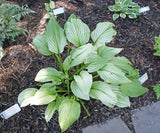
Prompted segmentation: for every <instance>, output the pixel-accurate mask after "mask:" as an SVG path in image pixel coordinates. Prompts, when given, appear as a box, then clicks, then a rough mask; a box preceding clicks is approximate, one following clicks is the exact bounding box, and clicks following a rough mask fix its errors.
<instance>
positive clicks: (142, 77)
mask: <svg viewBox="0 0 160 133" xmlns="http://www.w3.org/2000/svg"><path fill="white" fill-rule="evenodd" d="M147 79H148V75H147V73H145V74H143V75H142V76H141V77H140V78H139V81H140V82H141V84H143V83H144V82H145V81H147Z"/></svg>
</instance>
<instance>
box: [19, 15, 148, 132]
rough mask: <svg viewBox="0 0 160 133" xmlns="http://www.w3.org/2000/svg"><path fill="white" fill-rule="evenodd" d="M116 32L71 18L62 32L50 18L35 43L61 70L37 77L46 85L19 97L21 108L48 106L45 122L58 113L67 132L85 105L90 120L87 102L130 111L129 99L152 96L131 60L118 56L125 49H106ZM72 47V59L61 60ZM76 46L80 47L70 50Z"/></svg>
mask: <svg viewBox="0 0 160 133" xmlns="http://www.w3.org/2000/svg"><path fill="white" fill-rule="evenodd" d="M113 27H114V24H113V23H110V22H101V23H98V24H97V26H96V28H95V30H93V31H92V32H91V31H90V29H89V27H88V26H87V25H86V24H85V23H84V22H83V21H82V20H81V19H78V18H77V17H76V16H75V15H74V14H72V15H71V16H70V17H69V18H68V20H67V22H66V23H65V25H64V29H62V28H61V27H60V25H59V24H58V22H57V21H56V19H55V18H53V17H52V18H50V20H49V23H48V25H47V27H46V32H45V34H44V35H37V36H36V37H35V38H34V40H33V44H34V45H35V46H36V47H37V49H38V51H39V52H40V53H41V54H43V55H46V56H49V55H51V56H53V59H54V60H55V62H56V63H57V66H58V69H55V68H53V67H48V68H43V69H41V70H40V71H39V72H38V73H37V75H36V77H35V81H37V82H41V83H44V84H43V85H42V86H41V87H40V88H39V89H37V88H27V89H25V90H23V91H22V92H21V93H20V94H19V96H18V102H19V104H20V105H21V107H25V106H27V105H46V104H47V105H48V106H47V108H46V111H45V119H46V121H47V122H48V121H49V120H50V119H51V118H52V116H53V114H54V112H55V111H58V114H59V117H58V121H59V124H60V127H61V131H62V132H64V131H66V130H67V129H68V128H69V127H70V126H71V125H72V124H73V123H74V122H75V121H76V120H77V119H78V118H79V117H80V113H81V106H82V107H83V108H84V109H85V111H86V113H87V114H88V115H90V114H89V112H88V110H87V108H86V107H85V104H84V101H89V100H90V99H92V98H93V99H97V100H100V101H101V102H102V103H103V104H104V105H106V106H108V107H114V106H118V107H121V108H123V107H129V106H130V100H129V97H138V96H140V95H142V94H144V93H145V92H147V91H148V89H147V88H144V87H142V86H141V83H140V81H139V77H140V76H139V71H138V70H136V69H133V68H132V66H131V65H132V64H131V62H130V61H129V60H128V59H127V58H125V57H123V56H118V55H117V54H118V53H120V52H121V50H122V49H121V48H112V47H108V46H106V45H105V43H109V42H110V41H111V40H112V39H113V36H115V35H116V31H115V30H114V29H113ZM90 38H91V40H92V43H91V42H90V43H89V40H90ZM67 44H68V51H67V57H66V58H65V60H64V61H62V59H61V53H62V52H64V47H65V46H66V45H67ZM71 45H74V46H75V47H76V48H72V49H71V47H70V46H71Z"/></svg>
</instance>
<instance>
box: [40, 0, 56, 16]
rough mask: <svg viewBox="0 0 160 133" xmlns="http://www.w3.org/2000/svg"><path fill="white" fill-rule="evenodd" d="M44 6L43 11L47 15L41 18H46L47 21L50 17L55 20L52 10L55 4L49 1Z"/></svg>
mask: <svg viewBox="0 0 160 133" xmlns="http://www.w3.org/2000/svg"><path fill="white" fill-rule="evenodd" d="M44 5H45V9H46V11H47V12H48V13H47V14H45V15H44V17H43V18H47V19H48V18H51V17H55V18H56V16H55V15H54V13H53V10H54V9H55V8H56V5H55V2H54V1H51V0H50V2H49V3H45V4H44Z"/></svg>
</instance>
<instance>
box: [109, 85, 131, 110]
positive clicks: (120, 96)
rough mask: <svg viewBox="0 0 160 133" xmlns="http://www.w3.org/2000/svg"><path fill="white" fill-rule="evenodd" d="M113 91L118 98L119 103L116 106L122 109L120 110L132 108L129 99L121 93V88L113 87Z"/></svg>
mask: <svg viewBox="0 0 160 133" xmlns="http://www.w3.org/2000/svg"><path fill="white" fill-rule="evenodd" d="M112 90H113V92H114V93H115V94H116V96H117V103H116V105H117V106H118V107H120V108H124V107H130V101H129V97H128V96H125V95H124V94H123V93H122V92H120V90H119V86H113V87H112Z"/></svg>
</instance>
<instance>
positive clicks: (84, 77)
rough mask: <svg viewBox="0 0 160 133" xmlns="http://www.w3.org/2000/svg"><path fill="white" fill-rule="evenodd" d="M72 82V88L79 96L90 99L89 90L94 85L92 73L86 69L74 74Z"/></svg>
mask: <svg viewBox="0 0 160 133" xmlns="http://www.w3.org/2000/svg"><path fill="white" fill-rule="evenodd" d="M74 80H75V81H72V83H71V90H72V92H73V94H74V95H76V96H77V97H79V98H81V99H84V100H89V92H90V89H91V86H92V75H91V74H89V73H88V72H86V71H81V72H80V74H79V75H74Z"/></svg>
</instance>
